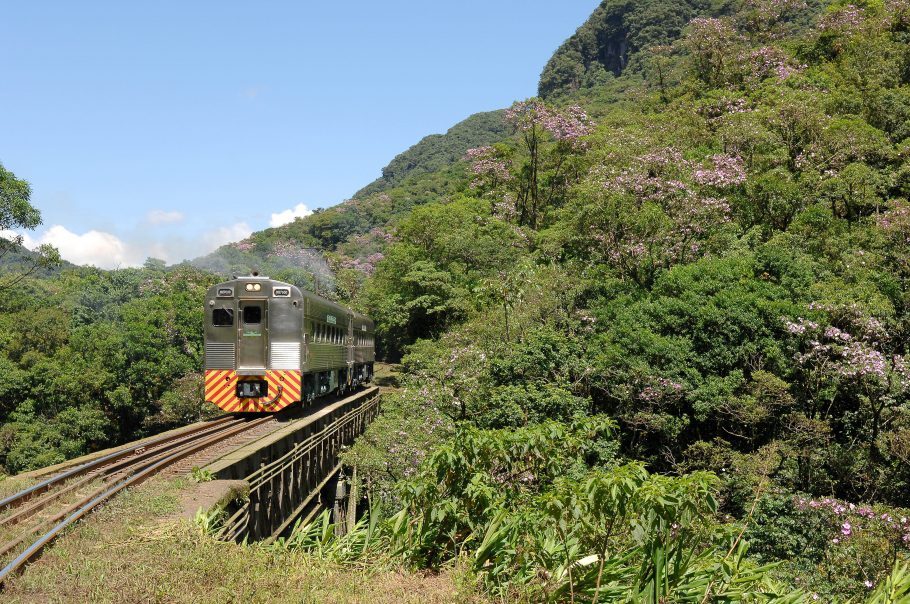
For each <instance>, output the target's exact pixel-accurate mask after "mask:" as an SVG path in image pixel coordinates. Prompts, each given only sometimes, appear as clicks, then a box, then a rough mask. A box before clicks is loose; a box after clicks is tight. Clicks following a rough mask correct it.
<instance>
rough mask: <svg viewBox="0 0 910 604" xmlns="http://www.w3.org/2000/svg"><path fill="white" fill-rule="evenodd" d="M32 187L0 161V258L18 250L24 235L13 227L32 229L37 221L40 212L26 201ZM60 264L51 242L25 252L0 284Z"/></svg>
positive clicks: (8, 285) (17, 280) (5, 285)
mask: <svg viewBox="0 0 910 604" xmlns="http://www.w3.org/2000/svg"><path fill="white" fill-rule="evenodd" d="M31 196H32V188H31V187H30V186H29V184H28V183H27V182H26V181H24V180H22V179H20V178H16V175H15V174H13V173H12V172H10V171H9V170H7V169H6V168H4V167H3V164H0V233H2V234H4V235H5V236H4V237H0V260H3V258H4V257H5V256H6V255H7V254H9V253H10V252H12V251H18V250H19V249H20V248H21V246H22V242H23V241H24V238H23V236H22V235H20V234H18V233H15V232H14V231H13V229H26V230H32V229H34V228H35V227H37V226H38V225H40V224H41V212H40V211H39V210H38V208H36V207H35V206H33V205H32V204H31V203H29V201H30V199H31ZM59 264H60V252H58V251H57V250H56V248H54V247H53V246H51V245H48V244H43V245H41V246H39V247H38V248H37V249H36V250H35V253H34V255H31V256H29V258H28V261H27V263H26V265H25V267H24V268H23V269H18V270H17V271H16V272H14V273H12V275H10V276H7V277H6V278H5V279H2V280H0V286H2V287H4V288H9V287H10V286H13V285H15V284H17V283H18V282H19V281H21V280H22V279H24V278H25V277H27V276H28V275H31V274H32V273H34V272H35V271H37V270H38V269H41V268H53V267H55V266H57V265H59Z"/></svg>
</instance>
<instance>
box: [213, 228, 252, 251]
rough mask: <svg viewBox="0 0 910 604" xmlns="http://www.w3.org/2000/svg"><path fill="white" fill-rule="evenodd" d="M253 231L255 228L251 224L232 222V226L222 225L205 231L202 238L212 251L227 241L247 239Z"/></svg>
mask: <svg viewBox="0 0 910 604" xmlns="http://www.w3.org/2000/svg"><path fill="white" fill-rule="evenodd" d="M252 233H253V229H251V228H250V225H248V224H247V223H245V222H238V223H237V224H232V225H231V226H226V227H220V228H217V229H214V230H211V231H209V232H207V233H205V234H204V235H203V236H202V239H203V241H204V242H205V244H206V246H207V247H208V251H212V250H214V249H215V248H217V247H220V246H222V245H224V244H225V243H233V242H234V241H240V240H241V239H246V238H247V237H249V236H250V235H251V234H252Z"/></svg>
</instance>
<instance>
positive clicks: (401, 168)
mask: <svg viewBox="0 0 910 604" xmlns="http://www.w3.org/2000/svg"><path fill="white" fill-rule="evenodd" d="M510 133H511V130H510V129H509V126H508V125H507V124H506V122H505V120H504V119H503V111H501V110H500V111H488V112H486V113H475V114H474V115H472V116H470V117H469V118H467V119H466V120H464V121H461V122H458V123H457V124H455V125H454V126H452V127H451V128H450V129H449V130H448V132H446V133H445V134H431V135H429V136H426V137H424V138H422V139H421V140H420V142H418V143H417V144H416V145H414V146H412V147H410V148H408V150H407V151H404V152H402V153H400V154H398V155H396V156H395V158H394V159H393V160H392V161H391V162H389V165H387V166H386V167H385V168H383V169H382V176H381V177H380V178H377V179H376V180H374V181H373V182H371V183H370V184H368V185H367V186H365V187H364V188H362V189H360V190H359V191H357V193H355V194H354V197H355V198H363V197H367V196H369V195H371V194H373V193H379V192H382V191H385V190H388V189H389V188H391V187H394V186H396V185H400V184H401V183H402V182H404V180H405V179H406V178H408V177H409V176H414V175H417V174H425V173H428V172H435V171H438V170H441V169H443V168H446V167H448V166H450V165H452V164H454V163H456V162H458V161H460V160H461V159H462V158H463V157H464V154H465V151H467V150H468V149H471V148H474V147H482V146H484V145H491V144H493V143H495V142H497V141H500V140H502V139H504V138H505V137H507V136H508V135H509V134H510Z"/></svg>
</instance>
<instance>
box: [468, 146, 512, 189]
mask: <svg viewBox="0 0 910 604" xmlns="http://www.w3.org/2000/svg"><path fill="white" fill-rule="evenodd" d="M465 159H467V160H468V161H470V162H471V172H472V173H473V174H474V180H472V181H471V187H472V188H477V187H480V186H482V185H484V184H485V183H487V182H489V183H490V184H491V185H492V186H495V185H496V184H497V183H500V182H506V181H508V180H511V179H512V173H511V171H510V170H509V163H508V162H507V161H506V160H504V159H501V158H499V157H498V156H497V151H496V149H494V148H493V147H489V146H487V147H477V148H476V149H468V151H467V153H466V154H465Z"/></svg>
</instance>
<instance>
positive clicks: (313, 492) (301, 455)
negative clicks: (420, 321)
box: [204, 387, 380, 541]
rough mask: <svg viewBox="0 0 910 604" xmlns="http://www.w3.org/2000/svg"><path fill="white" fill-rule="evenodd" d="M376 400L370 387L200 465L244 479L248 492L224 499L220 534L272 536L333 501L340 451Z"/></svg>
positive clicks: (376, 406) (217, 473)
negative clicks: (224, 508) (238, 497)
mask: <svg viewBox="0 0 910 604" xmlns="http://www.w3.org/2000/svg"><path fill="white" fill-rule="evenodd" d="M379 401H380V399H379V388H375V387H374V388H370V389H368V390H366V391H364V392H361V393H358V394H356V395H354V396H351V397H349V398H346V399H344V400H341V401H337V402H334V403H331V404H329V405H327V406H325V407H323V408H322V409H320V410H319V411H317V412H315V413H313V414H311V415H308V416H306V417H305V418H303V419H300V420H299V421H295V422H291V423H290V424H289V425H288V426H286V427H284V428H281V429H280V430H277V431H275V432H274V433H272V434H270V435H269V436H267V437H265V438H263V439H261V440H258V441H256V442H254V443H251V444H249V445H247V446H246V447H242V448H240V449H237V450H236V451H234V452H233V453H230V454H228V455H226V456H224V457H222V458H221V459H219V460H218V461H216V462H215V463H213V464H211V465H209V466H207V467H206V468H204V469H205V470H207V471H209V472H211V473H212V474H213V475H214V476H215V477H216V478H217V479H220V480H242V481H243V482H244V483H245V485H244V487H245V488H244V489H243V490H244V491H245V495H246V496H245V497H242V498H240V499H235V500H233V501H230V502H229V503H228V506H227V512H228V518H227V521H226V522H225V524H224V526H223V528H222V529H221V531H220V536H221V537H222V538H224V539H231V540H236V541H243V540H244V539H246V540H249V541H259V540H271V539H274V538H276V537H278V536H280V535H281V534H283V533H285V532H287V531H288V530H289V529H290V528H292V527H293V524H294V523H295V522H296V521H297V520H298V519H299V520H301V521H303V522H306V521H308V520H309V519H311V518H312V517H313V516H314V515H315V514H316V513H317V512H318V511H319V510H321V509H322V508H323V507H326V506H328V505H334V503H335V500H336V498H337V497H338V492H339V487H338V478H339V474H340V472H341V465H342V464H341V461H340V459H339V456H340V453H341V451H342V449H343V448H344V447H347V446H349V445H351V444H353V442H354V439H355V438H357V436H359V435H360V434H362V433H363V431H364V429H365V428H366V426H367V425H368V424H369V423H370V422H371V421H373V419H374V418H375V417H376V415H377V414H378V413H379ZM343 488H344V486H343V484H342V486H341V489H343ZM352 501H353V498H352Z"/></svg>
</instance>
